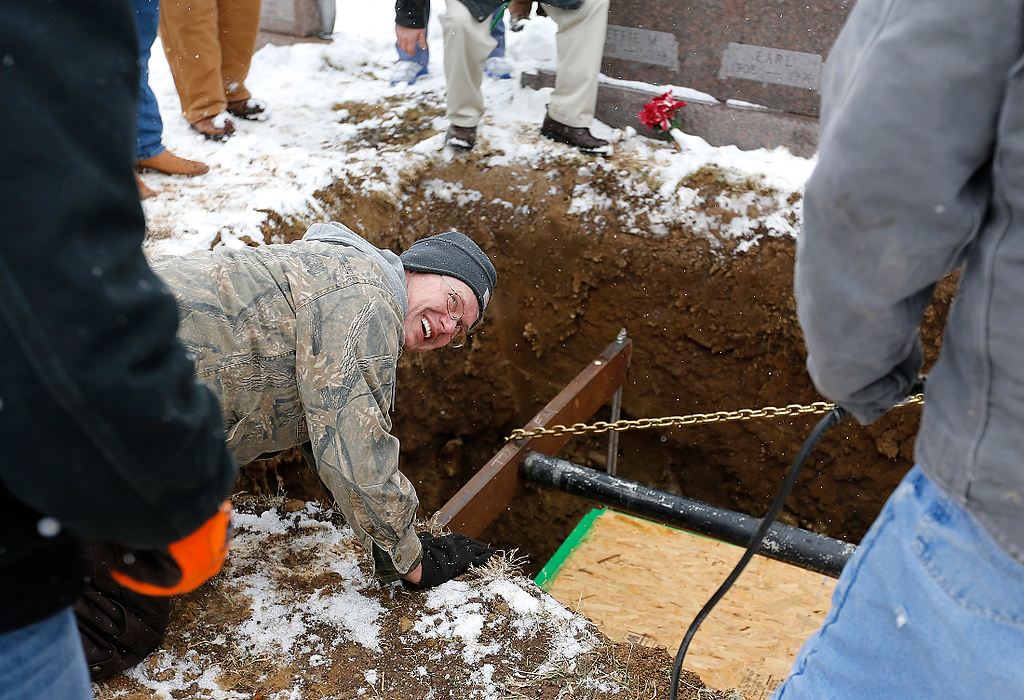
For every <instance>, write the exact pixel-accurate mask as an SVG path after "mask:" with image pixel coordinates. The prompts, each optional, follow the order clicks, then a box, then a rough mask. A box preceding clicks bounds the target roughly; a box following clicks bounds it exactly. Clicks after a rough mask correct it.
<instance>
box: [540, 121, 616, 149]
mask: <svg viewBox="0 0 1024 700" xmlns="http://www.w3.org/2000/svg"><path fill="white" fill-rule="evenodd" d="M540 133H541V136H546V137H547V138H549V139H552V140H554V141H560V142H562V143H567V144H569V145H570V146H575V147H576V148H578V149H580V150H581V151H583V152H584V153H593V154H595V155H602V156H610V155H611V154H612V146H611V144H610V143H608V142H607V141H605V140H604V139H599V138H597V137H596V136H594V135H593V134H591V133H590V129H586V128H583V127H575V126H566V125H565V124H562V123H560V122H556V121H555V120H554V119H552V118H551V117H550V115H549V116H546V117H544V124H543V125H541V127H540Z"/></svg>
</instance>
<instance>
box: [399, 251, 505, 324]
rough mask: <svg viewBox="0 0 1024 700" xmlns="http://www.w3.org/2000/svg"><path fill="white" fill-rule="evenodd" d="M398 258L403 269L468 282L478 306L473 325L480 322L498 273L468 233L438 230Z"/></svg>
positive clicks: (492, 292)
mask: <svg viewBox="0 0 1024 700" xmlns="http://www.w3.org/2000/svg"><path fill="white" fill-rule="evenodd" d="M398 257H399V258H400V259H401V260H402V266H403V267H404V268H405V269H406V270H411V271H412V272H427V273H430V274H434V275H448V276H449V277H454V278H455V279H457V280H460V281H462V282H465V283H466V284H467V285H469V288H470V289H472V290H473V294H474V295H476V300H477V303H478V304H479V305H480V313H479V314H478V315H477V319H476V323H474V324H473V325H474V326H475V325H476V324H477V323H480V319H482V318H483V317H484V309H486V308H487V302H489V301H490V300H491V295H492V294H494V285H495V284H496V283H497V282H498V275H497V273H495V271H494V265H492V264H491V261H490V260H489V259H488V258H487V255H486V254H485V253H484V251H482V250H480V246H478V245H477V244H476V243H474V242H473V240H472V239H471V238H470V237H469V236H466V235H464V234H461V233H458V232H457V231H448V232H447V233H439V234H437V235H436V236H430V237H429V238H423V239H421V240H418V241H416V242H415V243H413V244H412V245H411V246H410V247H409V250H407V251H405V252H404V253H402V254H401V255H400V256H398Z"/></svg>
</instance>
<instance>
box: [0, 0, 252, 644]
mask: <svg viewBox="0 0 1024 700" xmlns="http://www.w3.org/2000/svg"><path fill="white" fill-rule="evenodd" d="M0 57H2V61H0V95H2V96H3V102H2V104H0V134H2V141H0V444H2V445H3V452H2V453H0V632H3V631H5V630H10V629H15V628H18V627H21V626H24V625H27V624H30V623H32V622H35V621H38V620H41V619H43V618H44V617H46V616H48V615H51V614H53V613H55V612H57V611H58V610H59V609H60V608H62V607H64V606H66V605H67V604H68V603H69V602H70V601H71V600H72V599H73V598H74V597H76V596H77V594H78V592H79V591H80V590H81V587H82V585H83V583H84V580H83V571H84V570H83V569H82V568H81V567H82V565H83V563H84V561H83V560H82V559H81V557H79V552H80V545H79V540H82V539H92V540H112V541H117V542H121V543H124V544H126V545H130V546H134V547H140V548H155V547H159V546H163V545H166V544H169V543H170V542H173V541H175V540H177V539H180V538H181V537H184V536H185V535H187V534H189V533H190V532H192V531H194V530H195V529H196V528H197V527H199V526H200V525H201V524H202V523H203V522H204V521H205V520H206V519H207V518H209V517H210V516H212V515H213V513H214V512H215V511H216V509H217V506H218V504H219V503H220V501H221V500H222V499H223V498H224V496H225V495H226V494H227V493H228V491H229V489H230V487H231V484H232V483H233V481H234V478H235V471H236V469H235V465H234V462H233V460H232V458H231V457H230V456H229V454H228V453H227V451H226V449H225V447H224V442H223V429H222V425H221V413H220V409H219V406H218V405H217V403H216V400H215V399H214V397H213V395H212V394H211V393H210V392H209V390H207V389H205V388H203V387H201V386H200V385H199V384H198V383H196V382H195V381H194V379H193V376H192V375H193V367H192V363H191V361H190V360H189V359H188V358H187V356H186V354H185V351H184V348H183V346H182V345H181V344H180V342H178V341H177V340H176V339H175V329H176V326H177V310H176V306H175V303H174V299H173V297H172V296H171V295H170V294H169V293H168V292H167V291H166V289H165V288H164V287H163V285H162V283H161V282H160V281H159V280H158V279H157V277H156V276H155V275H154V274H153V272H152V271H151V270H150V269H149V267H148V265H147V264H146V260H145V258H144V257H143V254H142V250H141V243H142V239H143V236H144V222H143V215H142V210H141V207H140V205H139V200H138V193H137V190H136V187H135V182H134V178H133V175H132V170H131V165H132V160H133V155H134V145H135V144H134V141H135V139H134V129H135V100H136V94H137V89H138V65H137V59H138V46H137V42H136V40H135V29H134V18H133V17H132V14H131V9H130V8H129V6H128V3H127V2H124V0H90V1H89V2H80V0H51V1H49V2H46V3H37V2H23V1H22V0H0Z"/></svg>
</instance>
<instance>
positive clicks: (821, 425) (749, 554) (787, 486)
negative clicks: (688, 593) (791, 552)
mask: <svg viewBox="0 0 1024 700" xmlns="http://www.w3.org/2000/svg"><path fill="white" fill-rule="evenodd" d="M848 415H849V413H848V412H847V411H846V409H844V408H842V407H841V406H834V407H833V408H832V410H831V411H829V412H828V413H827V414H825V416H824V417H823V418H822V419H821V420H820V421H818V424H817V425H816V426H814V430H812V431H811V434H810V435H808V436H807V439H806V440H804V444H803V445H802V446H801V447H800V451H799V452H798V453H797V455H796V459H794V460H793V466H791V467H790V468H789V472H787V473H786V478H785V479H783V480H782V486H781V487H780V488H779V493H778V494H777V495H776V496H775V500H774V501H772V505H771V507H769V508H768V512H767V513H765V515H764V517H763V518H761V522H760V524H759V525H758V526H757V531H756V532H754V537H753V539H752V540H751V542H750V545H748V546H747V551H745V552H744V553H743V556H742V557H740V560H739V562H738V563H737V564H736V566H735V567H733V570H732V573H730V574H729V576H728V577H727V578H726V579H725V582H724V583H722V585H721V586H719V587H718V590H717V591H715V594H714V595H712V596H711V599H710V600H708V602H707V603H705V604H704V607H703V608H701V609H700V612H699V613H697V617H695V618H694V619H693V622H692V623H690V628H689V629H688V630H686V635H685V636H684V637H683V641H682V643H681V644H680V645H679V651H678V652H676V662H675V665H674V666H673V667H672V687H671V690H670V691H669V697H670V699H671V700H677V698H678V697H679V675H680V674H681V673H682V671H683V659H684V658H685V657H686V650H687V649H688V648H689V646H690V642H691V641H692V640H693V635H695V634H696V633H697V628H699V627H700V625H701V623H702V622H704V619H705V618H706V617H707V616H708V614H710V612H711V610H712V608H714V607H715V605H717V604H718V601H720V600H721V599H722V597H723V596H724V595H725V594H726V593H727V592H728V591H729V589H730V588H732V585H733V584H734V583H735V582H736V579H738V578H739V576H740V574H741V573H743V569H744V568H746V566H747V564H748V563H750V560H751V559H752V558H753V557H754V555H755V554H757V550H759V549H760V548H761V544H762V543H763V542H764V537H765V534H766V533H767V532H768V528H769V527H770V526H771V524H772V523H773V522H775V518H777V517H778V515H779V513H780V512H782V505H783V504H784V503H785V502H786V498H787V497H788V496H789V492H790V491H792V490H793V485H794V484H795V483H796V478H797V476H799V474H800V470H801V469H803V466H804V464H806V462H807V458H808V456H810V454H811V450H813V449H814V446H815V445H817V444H818V441H819V440H820V439H821V436H822V435H824V434H825V431H826V430H828V429H829V428H831V427H832V426H833V425H836V424H837V423H842V422H843V421H844V420H846V417H847V416H848Z"/></svg>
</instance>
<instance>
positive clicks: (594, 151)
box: [540, 129, 611, 156]
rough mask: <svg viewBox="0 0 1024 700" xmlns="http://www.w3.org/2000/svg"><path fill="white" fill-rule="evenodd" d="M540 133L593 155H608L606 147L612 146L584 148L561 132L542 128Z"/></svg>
mask: <svg viewBox="0 0 1024 700" xmlns="http://www.w3.org/2000/svg"><path fill="white" fill-rule="evenodd" d="M540 135H541V136H544V137H545V138H549V139H551V140H552V141H558V142H559V143H564V144H565V145H567V146H572V147H573V148H576V149H579V151H580V152H582V153H586V154H588V155H592V156H604V155H608V150H605V149H608V148H609V146H611V144H605V145H604V146H598V147H597V148H596V149H595V148H584V147H583V146H580V145H579V144H576V143H573V142H572V141H570V140H569V139H567V138H566V137H564V136H562V135H561V134H556V133H555V132H553V131H547V130H546V129H541V130H540Z"/></svg>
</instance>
